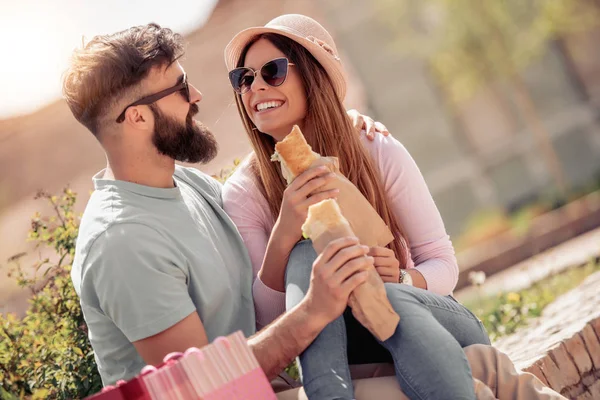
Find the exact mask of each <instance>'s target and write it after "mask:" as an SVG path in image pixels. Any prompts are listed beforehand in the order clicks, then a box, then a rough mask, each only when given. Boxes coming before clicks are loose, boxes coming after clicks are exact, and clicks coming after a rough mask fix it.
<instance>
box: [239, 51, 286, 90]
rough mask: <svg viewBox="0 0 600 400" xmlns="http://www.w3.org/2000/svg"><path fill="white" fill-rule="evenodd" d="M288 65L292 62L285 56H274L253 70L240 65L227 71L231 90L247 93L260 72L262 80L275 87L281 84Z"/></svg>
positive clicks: (284, 78)
mask: <svg viewBox="0 0 600 400" xmlns="http://www.w3.org/2000/svg"><path fill="white" fill-rule="evenodd" d="M288 65H294V64H292V63H291V62H290V61H289V60H288V59H287V58H285V57H282V58H276V59H275V60H271V61H269V62H268V63H266V64H265V65H263V66H262V67H261V68H260V70H258V71H255V70H254V69H252V68H250V67H240V68H236V69H234V70H232V71H230V72H229V81H230V82H231V86H232V87H233V90H235V91H236V92H237V93H239V94H244V93H247V92H248V91H249V90H250V87H251V86H252V82H254V80H255V79H256V74H258V73H259V72H260V76H262V78H263V80H264V81H265V82H266V83H267V85H269V86H273V87H277V86H281V85H283V83H284V82H285V80H286V78H287V75H288Z"/></svg>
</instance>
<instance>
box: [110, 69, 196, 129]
mask: <svg viewBox="0 0 600 400" xmlns="http://www.w3.org/2000/svg"><path fill="white" fill-rule="evenodd" d="M175 92H181V94H183V97H185V99H186V100H187V102H188V103H189V102H190V87H189V86H188V81H187V75H186V74H183V76H182V77H181V82H179V83H177V84H176V85H175V86H173V87H170V88H168V89H165V90H161V91H160V92H158V93H154V94H151V95H150V96H146V97H143V98H141V99H139V100H138V101H136V102H135V103H131V104H130V105H128V106H127V107H125V109H124V110H123V112H122V113H121V115H119V118H117V123H121V122H123V121H124V120H125V111H127V109H128V108H129V107H134V106H141V105H148V104H152V103H155V102H157V101H158V100H160V99H162V98H163V97H167V96H168V95H170V94H173V93H175Z"/></svg>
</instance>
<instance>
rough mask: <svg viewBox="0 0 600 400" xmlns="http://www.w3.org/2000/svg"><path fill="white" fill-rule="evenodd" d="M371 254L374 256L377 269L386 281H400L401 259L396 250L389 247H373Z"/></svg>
mask: <svg viewBox="0 0 600 400" xmlns="http://www.w3.org/2000/svg"><path fill="white" fill-rule="evenodd" d="M369 256H371V257H373V259H374V260H375V261H374V265H375V269H376V270H377V273H378V274H379V276H380V277H381V280H383V281H384V282H391V283H398V281H399V280H400V261H398V259H397V258H396V255H395V254H394V251H393V250H391V249H388V248H387V247H378V246H375V247H371V249H370V250H369Z"/></svg>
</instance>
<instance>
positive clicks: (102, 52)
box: [63, 23, 184, 136]
mask: <svg viewBox="0 0 600 400" xmlns="http://www.w3.org/2000/svg"><path fill="white" fill-rule="evenodd" d="M183 53H184V44H183V37H182V36H181V35H180V34H177V33H174V32H173V31H172V30H170V29H168V28H161V27H160V26H159V25H157V24H154V23H151V24H148V25H143V26H136V27H132V28H129V29H127V30H124V31H121V32H117V33H113V34H110V35H100V36H95V37H94V38H93V39H92V40H91V41H90V42H89V43H87V44H86V45H85V46H84V47H83V48H81V49H77V50H75V51H74V53H73V56H72V59H71V65H70V67H69V69H68V70H67V71H66V73H65V76H64V81H63V95H64V97H65V99H66V101H67V104H68V105H69V108H70V109H71V112H72V113H73V115H74V116H75V118H76V119H77V120H78V121H79V122H80V123H82V124H83V125H84V126H85V127H86V128H88V129H89V130H90V131H91V132H92V133H93V134H94V135H96V136H98V133H99V132H100V131H101V130H102V129H103V128H104V127H106V126H108V124H111V123H116V122H115V119H116V116H117V115H118V114H120V112H121V111H122V110H118V111H117V110H116V109H115V108H116V107H117V106H119V107H123V108H124V107H126V106H127V104H130V103H131V102H134V101H136V100H137V99H138V98H140V97H143V96H145V95H147V94H149V93H142V90H141V87H140V82H141V81H142V79H144V78H145V77H146V76H147V75H148V73H149V71H150V70H151V69H152V68H154V67H163V66H169V65H171V64H172V63H174V62H175V61H177V60H178V59H179V58H180V57H181V56H183ZM113 114H115V115H113Z"/></svg>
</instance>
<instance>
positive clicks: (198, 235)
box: [71, 166, 255, 385]
mask: <svg viewBox="0 0 600 400" xmlns="http://www.w3.org/2000/svg"><path fill="white" fill-rule="evenodd" d="M103 173H104V171H101V172H99V173H98V174H97V175H96V176H95V177H94V179H93V181H94V187H95V191H94V192H93V193H92V196H91V198H90V201H89V203H88V204H87V207H86V209H85V212H84V214H83V218H82V221H81V225H80V228H79V236H78V238H77V245H76V251H75V260H74V263H73V269H72V271H71V278H72V280H73V284H74V286H75V290H76V292H77V294H78V295H79V297H80V301H81V306H82V310H83V314H84V317H85V320H86V323H87V325H88V330H89V334H88V335H89V339H90V342H91V344H92V347H93V349H94V351H95V357H96V362H97V364H98V370H99V372H100V375H101V377H102V382H103V383H104V385H109V384H114V383H115V382H116V381H117V380H119V379H125V380H128V379H130V378H132V377H134V376H135V375H137V374H138V373H139V372H140V370H141V369H142V368H143V367H144V365H145V363H144V361H143V360H142V358H141V357H140V356H139V354H138V353H137V351H136V349H135V347H134V346H133V344H132V342H135V341H137V340H140V339H144V338H147V337H149V336H152V335H155V334H157V333H159V332H162V331H164V330H165V329H167V328H169V327H171V326H173V325H174V324H176V323H177V322H179V321H181V320H182V319H183V318H185V317H187V316H188V315H190V314H191V313H192V312H195V311H197V312H198V314H199V315H200V318H201V320H202V323H203V324H204V327H205V329H206V333H207V335H208V339H209V340H210V341H212V340H214V339H215V338H216V337H218V336H223V335H228V334H230V333H232V332H235V331H237V330H242V331H243V332H244V334H245V335H246V336H250V335H251V334H253V333H254V331H255V319H254V303H253V301H252V267H251V263H250V259H249V257H248V254H247V251H246V248H245V246H244V243H243V242H242V239H241V237H240V235H239V233H238V231H237V229H236V227H235V225H234V224H233V222H232V221H231V220H230V219H229V217H228V216H227V214H225V212H224V211H223V208H222V200H221V185H220V184H219V183H218V182H217V181H216V180H214V179H212V178H210V177H209V176H207V175H205V174H203V173H202V172H200V171H198V170H196V169H193V168H184V167H180V166H177V167H176V169H175V174H174V177H173V179H174V182H175V184H176V187H175V188H171V189H160V188H153V187H148V186H142V185H138V184H135V183H131V182H124V181H115V180H105V179H102V178H101V177H102V176H103Z"/></svg>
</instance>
